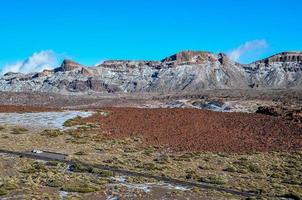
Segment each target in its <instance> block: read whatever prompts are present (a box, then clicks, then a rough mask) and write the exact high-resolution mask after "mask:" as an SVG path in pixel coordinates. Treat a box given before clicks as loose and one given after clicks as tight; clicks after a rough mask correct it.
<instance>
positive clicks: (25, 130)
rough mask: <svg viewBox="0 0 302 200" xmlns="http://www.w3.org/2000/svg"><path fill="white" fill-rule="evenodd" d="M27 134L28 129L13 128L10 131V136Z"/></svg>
mask: <svg viewBox="0 0 302 200" xmlns="http://www.w3.org/2000/svg"><path fill="white" fill-rule="evenodd" d="M27 132H28V129H26V128H13V129H12V130H11V132H10V133H11V134H15V135H19V134H24V133H27Z"/></svg>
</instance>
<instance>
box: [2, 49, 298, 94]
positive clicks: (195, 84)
mask: <svg viewBox="0 0 302 200" xmlns="http://www.w3.org/2000/svg"><path fill="white" fill-rule="evenodd" d="M301 58H302V53H301V52H284V53H280V54H277V55H274V56H271V57H269V58H267V59H264V60H260V61H256V62H254V63H251V64H248V65H242V64H240V63H237V62H234V61H232V60H231V59H229V58H228V57H227V56H226V55H225V54H222V53H220V54H212V53H209V52H204V51H183V52H180V53H177V54H174V55H172V56H169V57H167V58H165V59H163V60H162V61H129V60H111V61H105V62H104V63H102V64H100V65H98V66H96V67H85V66H83V65H81V64H79V63H76V62H74V61H71V60H64V61H63V63H62V65H61V66H60V67H59V68H56V69H54V70H44V71H43V72H39V73H33V74H18V73H7V74H5V75H3V76H1V77H0V91H13V92H26V91H38V92H54V93H60V94H70V93H94V92H95V93H96V92H101V93H116V92H129V93H132V92H159V93H162V92H188V91H189V92H192V91H193V92H198V91H202V90H204V89H251V88H254V89H255V88H259V89H263V88H279V89H280V88H298V89H301V86H302V61H301Z"/></svg>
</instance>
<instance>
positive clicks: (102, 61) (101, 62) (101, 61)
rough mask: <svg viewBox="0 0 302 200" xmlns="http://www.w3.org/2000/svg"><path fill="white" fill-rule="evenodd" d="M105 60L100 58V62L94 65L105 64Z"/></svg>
mask: <svg viewBox="0 0 302 200" xmlns="http://www.w3.org/2000/svg"><path fill="white" fill-rule="evenodd" d="M104 62H105V60H100V61H99V62H97V63H95V64H94V66H95V67H96V66H98V65H101V64H103V63H104Z"/></svg>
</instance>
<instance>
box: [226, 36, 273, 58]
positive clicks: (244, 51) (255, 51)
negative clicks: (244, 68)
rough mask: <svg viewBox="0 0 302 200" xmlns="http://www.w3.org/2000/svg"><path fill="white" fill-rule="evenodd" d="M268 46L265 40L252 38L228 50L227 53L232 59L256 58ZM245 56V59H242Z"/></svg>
mask: <svg viewBox="0 0 302 200" xmlns="http://www.w3.org/2000/svg"><path fill="white" fill-rule="evenodd" d="M267 47H268V43H267V42H266V40H252V41H247V42H245V43H244V44H241V45H240V46H238V47H237V48H235V49H233V50H231V51H229V52H228V53H227V55H228V56H229V58H231V59H232V60H234V61H243V60H252V61H253V59H256V57H257V56H259V54H261V53H263V51H264V50H266V49H267ZM243 57H245V59H243Z"/></svg>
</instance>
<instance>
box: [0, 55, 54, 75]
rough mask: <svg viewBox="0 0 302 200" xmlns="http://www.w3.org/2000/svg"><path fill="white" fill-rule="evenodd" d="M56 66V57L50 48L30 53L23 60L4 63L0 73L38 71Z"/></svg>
mask: <svg viewBox="0 0 302 200" xmlns="http://www.w3.org/2000/svg"><path fill="white" fill-rule="evenodd" d="M57 66H58V57H57V55H56V53H55V52H53V51H52V50H43V51H40V52H36V53H34V54H32V55H31V56H30V57H28V58H27V59H25V60H23V61H17V62H15V63H13V64H6V65H4V67H3V68H2V70H1V73H2V74H5V73H7V72H18V73H31V72H40V71H43V70H44V69H53V68H55V67H57Z"/></svg>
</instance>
